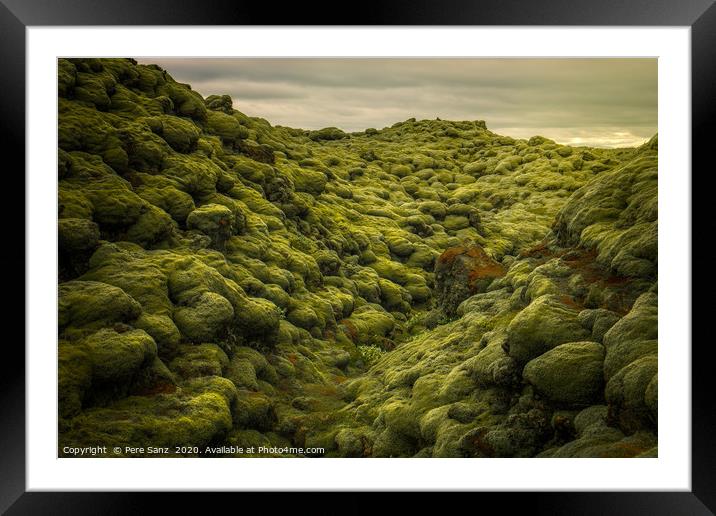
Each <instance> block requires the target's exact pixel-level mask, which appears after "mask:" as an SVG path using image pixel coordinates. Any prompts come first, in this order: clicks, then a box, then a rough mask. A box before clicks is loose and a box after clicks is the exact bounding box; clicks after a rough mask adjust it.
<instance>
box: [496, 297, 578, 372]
mask: <svg viewBox="0 0 716 516" xmlns="http://www.w3.org/2000/svg"><path fill="white" fill-rule="evenodd" d="M578 316H579V312H578V311H577V310H575V309H573V308H571V307H569V306H567V305H565V304H564V303H563V302H562V300H561V299H560V297H559V296H554V295H544V296H541V297H538V298H537V299H535V300H534V301H532V303H530V305H529V306H528V307H527V308H525V309H524V310H522V311H521V312H520V313H519V314H517V315H516V316H515V318H514V319H512V321H511V322H510V324H509V326H508V327H507V340H506V342H505V347H506V348H507V353H508V354H509V355H510V356H511V357H512V358H514V359H515V360H517V361H518V362H520V363H527V362H528V361H530V360H532V359H534V358H537V357H538V356H540V355H542V354H544V353H546V352H547V351H549V350H550V349H553V348H555V347H556V346H558V345H560V344H564V343H567V342H574V341H575V339H588V338H589V337H590V336H591V332H589V331H588V330H586V329H585V328H584V327H583V326H582V325H581V324H580V323H579V319H578Z"/></svg>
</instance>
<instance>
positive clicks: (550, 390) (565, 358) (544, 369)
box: [522, 342, 605, 406]
mask: <svg viewBox="0 0 716 516" xmlns="http://www.w3.org/2000/svg"><path fill="white" fill-rule="evenodd" d="M604 355H605V351H604V346H602V345H601V344H599V343H597V342H570V343H568V344H561V345H559V346H557V347H556V348H553V349H551V350H549V351H547V352H546V353H544V354H543V355H540V356H539V357H537V358H535V359H533V360H530V361H529V362H527V365H525V368H524V371H523V372H522V376H523V377H524V379H525V380H527V381H528V382H529V383H530V384H532V385H533V386H534V388H535V389H536V390H537V392H538V393H540V394H541V395H543V396H545V397H546V398H547V399H549V400H550V401H551V402H553V403H555V404H558V405H568V406H588V405H592V404H594V403H596V402H598V401H599V400H600V399H601V398H602V396H603V391H604V375H603V372H602V370H603V367H604Z"/></svg>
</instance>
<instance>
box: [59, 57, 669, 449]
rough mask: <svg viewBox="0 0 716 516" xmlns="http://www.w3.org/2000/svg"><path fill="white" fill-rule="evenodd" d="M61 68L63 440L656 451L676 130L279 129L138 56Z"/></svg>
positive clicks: (438, 124) (441, 124) (413, 124)
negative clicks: (507, 133) (665, 194)
mask: <svg viewBox="0 0 716 516" xmlns="http://www.w3.org/2000/svg"><path fill="white" fill-rule="evenodd" d="M58 85H59V88H58V93H59V132H58V146H59V160H58V177H59V190H58V196H59V222H58V236H59V250H58V252H59V265H60V269H59V278H58V282H59V319H58V324H59V328H58V332H59V346H58V360H59V411H60V428H59V440H60V443H59V444H60V450H62V448H63V447H65V446H86V445H87V443H92V444H93V445H97V444H105V445H107V446H123V447H124V446H167V447H171V448H172V449H173V447H174V446H196V447H198V454H199V455H202V454H204V453H205V447H206V446H214V447H216V446H225V445H235V446H241V447H244V448H245V447H248V446H265V447H267V448H271V447H276V448H281V447H287V446H291V447H304V448H313V447H322V448H324V449H325V455H326V456H351V457H367V456H420V457H431V456H435V457H443V456H450V457H452V456H456V457H484V456H500V457H512V456H537V455H539V456H608V457H611V456H618V457H631V456H638V455H654V454H655V453H656V433H657V429H656V421H657V340H656V339H657V334H656V331H657V325H656V316H657V286H656V285H657V197H656V195H657V139H656V137H654V138H653V139H652V140H651V141H650V142H648V143H647V144H645V145H643V146H642V147H640V148H638V149H614V150H607V149H591V148H572V147H567V146H563V145H558V144H556V143H555V142H553V141H550V140H548V139H546V138H542V137H534V138H531V139H530V140H529V141H526V140H515V139H512V138H508V137H504V136H500V135H497V134H494V133H492V132H491V131H489V130H488V129H487V128H486V125H485V123H484V122H482V121H468V122H449V121H442V120H421V121H416V120H414V119H411V120H407V121H405V122H401V123H398V124H395V125H393V126H392V127H389V128H385V129H381V130H376V129H367V130H366V131H364V132H361V133H352V134H346V133H344V132H343V131H341V130H339V129H336V128H326V129H322V130H320V131H304V130H299V129H290V128H285V127H280V126H278V127H274V126H271V125H270V124H269V123H268V122H267V121H266V120H263V119H260V118H251V117H248V116H246V115H244V114H242V113H241V112H239V111H237V110H235V109H234V108H233V106H232V102H231V99H230V98H229V97H228V96H210V97H208V98H206V99H205V98H203V97H202V96H201V95H200V94H198V93H196V92H194V91H192V90H191V88H190V86H188V85H185V84H180V83H177V82H175V81H174V80H173V79H172V78H171V77H170V76H169V75H168V74H167V73H166V71H164V70H162V69H161V68H159V67H157V66H145V65H138V64H137V63H136V62H135V61H133V60H131V59H101V60H98V59H70V60H64V59H61V60H59V65H58ZM182 453H186V454H188V455H194V454H196V450H183V451H182ZM129 454H130V455H131V453H129ZM140 454H141V453H140ZM272 454H276V453H274V452H271V451H268V452H260V453H257V455H272ZM285 455H286V454H285V453H282V454H281V456H285Z"/></svg>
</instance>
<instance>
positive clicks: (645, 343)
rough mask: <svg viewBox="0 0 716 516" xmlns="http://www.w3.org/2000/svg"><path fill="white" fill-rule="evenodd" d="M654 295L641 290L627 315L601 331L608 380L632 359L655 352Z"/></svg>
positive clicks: (655, 318) (656, 322)
mask: <svg viewBox="0 0 716 516" xmlns="http://www.w3.org/2000/svg"><path fill="white" fill-rule="evenodd" d="M657 312H658V309H657V295H656V294H653V293H646V294H642V295H641V296H640V297H639V298H638V299H637V300H636V302H635V303H634V305H633V306H632V309H631V310H630V311H629V313H628V314H627V315H625V316H624V317H623V318H621V319H620V320H619V321H618V322H617V323H616V324H614V325H613V326H612V327H611V328H610V329H609V331H607V332H606V334H605V335H604V347H605V348H606V350H607V357H606V361H605V362H604V377H605V378H606V379H607V380H609V379H610V378H611V377H612V376H614V375H615V374H617V372H618V371H619V370H620V369H622V368H623V367H626V366H627V365H629V364H630V363H632V362H633V361H634V360H637V359H639V358H641V357H642V356H645V355H651V354H655V353H656V352H657V346H658V345H657V341H656V339H657V336H658V330H659V328H658V320H657Z"/></svg>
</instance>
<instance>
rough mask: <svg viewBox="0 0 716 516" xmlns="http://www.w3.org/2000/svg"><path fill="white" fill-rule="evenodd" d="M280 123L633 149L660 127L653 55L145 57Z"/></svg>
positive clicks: (252, 113)
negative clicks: (482, 128) (407, 126)
mask: <svg viewBox="0 0 716 516" xmlns="http://www.w3.org/2000/svg"><path fill="white" fill-rule="evenodd" d="M139 61H140V62H143V63H156V64H159V65H160V66H162V67H163V68H165V69H166V70H167V71H168V72H169V73H170V74H171V75H172V76H173V77H174V78H175V79H176V80H178V81H180V82H186V83H189V84H191V85H192V88H193V89H194V90H196V91H198V92H200V93H201V94H203V95H205V96H208V95H211V94H228V95H231V97H232V98H233V99H234V103H235V107H236V108H237V109H239V110H240V111H242V112H244V113H246V114H247V115H250V116H259V117H262V118H265V119H267V120H268V121H269V122H271V123H273V124H276V125H285V126H291V127H302V128H305V129H317V128H320V127H325V126H329V125H335V126H338V127H341V128H343V129H344V130H347V131H360V130H363V129H365V128H367V127H377V128H380V127H385V126H389V125H392V124H393V123H395V122H398V121H401V120H405V119H407V118H411V117H415V118H418V119H421V118H435V117H440V118H443V119H452V120H475V119H480V120H485V121H486V122H487V125H488V127H489V128H490V129H491V130H493V131H495V132H499V133H503V134H508V135H510V136H515V137H529V136H532V135H534V134H542V135H544V136H547V137H550V138H553V139H555V140H557V141H560V142H564V143H574V142H579V143H580V144H589V145H603V146H614V145H636V144H638V143H641V142H642V141H643V140H645V139H647V138H649V137H650V136H652V135H653V134H654V133H655V132H656V130H657V64H656V60H655V59H442V58H440V59H432V58H431V59H392V58H391V59H380V58H378V59H365V58H361V59H353V58H348V59H317V58H315V59H314V58H291V59H289V58H185V59H183V58H142V59H139Z"/></svg>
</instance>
